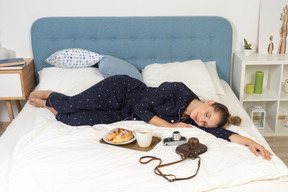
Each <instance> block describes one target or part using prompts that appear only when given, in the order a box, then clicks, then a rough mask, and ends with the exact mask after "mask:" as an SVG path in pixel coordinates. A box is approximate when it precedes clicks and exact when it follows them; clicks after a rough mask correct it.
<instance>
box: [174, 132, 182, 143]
mask: <svg viewBox="0 0 288 192" xmlns="http://www.w3.org/2000/svg"><path fill="white" fill-rule="evenodd" d="M172 137H173V139H174V141H179V140H180V139H181V135H180V133H179V131H174V132H173V135H172Z"/></svg>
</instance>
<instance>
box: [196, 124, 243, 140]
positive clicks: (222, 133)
mask: <svg viewBox="0 0 288 192" xmlns="http://www.w3.org/2000/svg"><path fill="white" fill-rule="evenodd" d="M199 128H200V129H202V130H204V131H206V132H207V133H211V134H212V135H214V136H215V137H218V138H221V139H225V140H227V141H229V142H230V139H229V137H230V136H231V135H233V134H237V133H235V132H233V131H229V130H227V129H224V128H204V127H199Z"/></svg>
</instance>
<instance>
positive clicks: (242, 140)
mask: <svg viewBox="0 0 288 192" xmlns="http://www.w3.org/2000/svg"><path fill="white" fill-rule="evenodd" d="M229 139H230V141H232V142H234V143H238V144H241V145H246V146H248V147H249V149H250V150H251V151H252V152H253V153H254V154H255V155H256V156H257V157H258V156H259V153H258V152H260V153H261V154H262V157H263V159H266V160H271V159H272V156H273V154H272V153H271V152H270V151H268V150H267V149H265V148H264V147H263V146H262V145H260V144H259V143H256V142H255V141H253V140H252V139H249V138H247V137H244V136H241V135H237V134H233V135H231V136H230V137H229Z"/></svg>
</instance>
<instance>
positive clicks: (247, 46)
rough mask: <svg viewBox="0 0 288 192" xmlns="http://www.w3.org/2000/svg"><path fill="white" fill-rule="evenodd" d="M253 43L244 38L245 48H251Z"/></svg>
mask: <svg viewBox="0 0 288 192" xmlns="http://www.w3.org/2000/svg"><path fill="white" fill-rule="evenodd" d="M251 46H252V45H251V44H250V43H248V41H247V40H246V39H245V38H244V49H251Z"/></svg>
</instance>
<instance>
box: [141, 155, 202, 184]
mask: <svg viewBox="0 0 288 192" xmlns="http://www.w3.org/2000/svg"><path fill="white" fill-rule="evenodd" d="M143 159H148V160H146V161H143ZM187 159H192V160H194V159H198V168H197V170H196V173H195V174H194V175H192V176H190V177H184V178H177V177H176V176H175V175H173V174H164V173H162V172H161V171H160V168H161V167H166V166H169V165H173V164H176V163H180V162H182V161H185V160H187ZM154 160H159V161H160V162H159V165H157V166H156V167H155V168H154V173H155V174H156V175H159V176H162V177H164V178H165V179H166V180H168V181H169V182H174V181H180V180H186V179H191V178H193V177H195V176H196V175H197V173H198V171H199V168H200V162H201V158H200V157H199V156H198V157H196V158H194V157H186V158H183V159H181V160H179V161H174V162H171V163H166V164H162V159H160V158H158V157H154V156H143V157H141V158H140V159H139V162H140V163H141V164H147V163H150V162H151V161H154Z"/></svg>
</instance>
